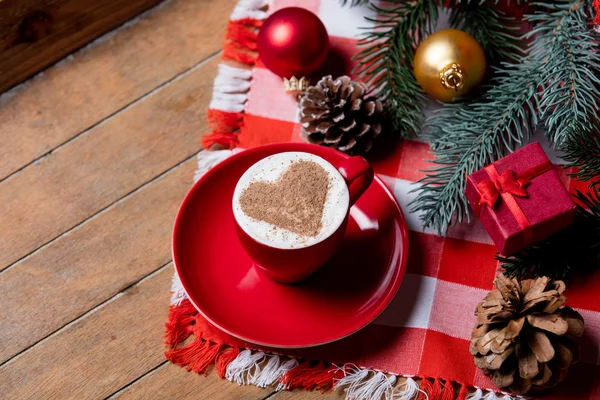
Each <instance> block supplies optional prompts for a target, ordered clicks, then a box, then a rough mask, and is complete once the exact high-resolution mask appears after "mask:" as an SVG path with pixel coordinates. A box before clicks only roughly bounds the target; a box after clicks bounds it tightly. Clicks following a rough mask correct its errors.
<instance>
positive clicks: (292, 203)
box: [240, 161, 329, 236]
mask: <svg viewBox="0 0 600 400" xmlns="http://www.w3.org/2000/svg"><path fill="white" fill-rule="evenodd" d="M328 190H329V175H328V174H327V171H325V170H324V169H323V167H321V166H320V165H319V164H317V163H316V162H313V161H296V162H294V163H292V164H291V165H290V166H289V167H288V169H287V170H286V171H285V172H284V173H283V174H282V175H281V176H280V178H279V179H278V180H277V181H276V182H273V183H270V182H264V181H257V182H253V183H251V184H250V185H248V187H247V188H246V189H245V190H244V191H243V192H242V194H241V196H240V206H241V208H242V211H243V212H244V213H246V215H248V216H250V217H252V218H254V219H257V220H260V221H265V222H268V223H270V224H273V225H275V226H277V227H279V228H283V229H287V230H288V231H291V232H294V233H297V234H298V235H302V236H316V235H317V234H318V233H319V232H320V231H321V219H322V217H323V208H324V207H325V200H326V199H327V191H328Z"/></svg>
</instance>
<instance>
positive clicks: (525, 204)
mask: <svg viewBox="0 0 600 400" xmlns="http://www.w3.org/2000/svg"><path fill="white" fill-rule="evenodd" d="M547 162H549V161H548V157H547V156H546V153H544V150H543V149H542V147H541V146H540V144H539V143H537V142H535V143H531V144H529V145H527V146H524V147H522V148H521V149H519V150H517V151H515V152H513V153H511V154H509V155H507V156H506V157H504V158H501V159H500V160H498V161H496V162H495V163H494V164H493V165H494V167H495V168H496V170H497V171H498V174H502V173H503V172H506V171H508V170H513V171H515V173H516V174H517V175H518V174H520V173H523V172H524V171H527V170H529V169H531V168H534V167H536V166H538V165H540V164H544V163H547ZM489 180H491V178H490V176H489V175H488V173H487V171H486V170H485V169H484V168H482V169H480V170H478V171H476V172H474V173H472V174H471V175H469V177H468V178H467V187H466V191H465V194H466V196H467V199H468V200H469V203H470V204H471V206H472V207H473V208H474V209H475V208H476V204H477V203H478V202H479V198H480V194H479V191H478V189H477V185H478V184H479V183H481V182H485V181H489ZM526 191H527V196H526V197H518V196H513V198H514V199H515V201H516V203H517V204H518V206H519V207H520V208H521V210H522V211H523V213H524V215H525V216H526V217H527V220H528V221H529V223H530V224H531V226H532V240H531V243H525V236H524V233H523V229H522V228H521V225H520V224H519V223H518V222H517V219H516V218H515V216H514V215H513V213H512V212H511V210H510V208H509V207H508V205H507V204H506V203H505V201H504V200H503V199H502V198H500V199H498V201H497V202H496V203H495V205H494V207H493V209H490V207H488V206H487V205H484V206H482V207H481V211H480V215H479V219H480V221H481V223H482V225H483V226H484V227H485V229H486V230H487V231H488V233H489V235H490V237H491V238H492V240H493V241H494V243H495V244H496V246H497V247H498V249H499V250H500V252H501V253H502V254H505V255H508V254H511V253H513V252H515V251H518V250H520V249H521V248H524V247H527V246H529V245H531V244H533V243H536V242H538V241H540V240H543V239H545V238H546V237H548V236H550V235H551V234H553V233H555V232H557V231H559V230H561V229H563V228H565V227H566V226H568V225H569V224H571V223H572V222H573V218H574V217H575V210H576V207H575V203H574V202H573V200H572V199H571V195H570V194H569V192H568V191H567V189H566V188H565V186H564V185H563V183H562V181H561V179H560V177H559V176H558V174H557V172H556V170H555V169H554V168H552V169H550V170H549V171H547V172H544V173H542V174H540V175H538V176H536V177H534V178H532V179H531V180H530V183H529V184H528V185H527V186H526Z"/></svg>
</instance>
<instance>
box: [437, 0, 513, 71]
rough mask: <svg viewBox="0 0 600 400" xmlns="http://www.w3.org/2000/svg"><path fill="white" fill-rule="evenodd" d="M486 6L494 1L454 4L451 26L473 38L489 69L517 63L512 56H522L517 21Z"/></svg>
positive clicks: (464, 0) (462, 0) (470, 0)
mask: <svg viewBox="0 0 600 400" xmlns="http://www.w3.org/2000/svg"><path fill="white" fill-rule="evenodd" d="M485 3H494V4H495V3H497V1H494V0H454V4H451V11H450V18H449V23H450V26H451V27H453V28H456V29H460V30H462V31H465V32H467V33H468V34H470V35H471V36H473V37H474V38H475V39H476V40H477V42H479V44H481V47H483V50H484V51H485V55H486V59H487V62H488V64H489V65H498V64H499V63H500V62H501V61H505V62H510V61H516V59H515V56H516V55H518V54H521V53H522V48H521V46H522V43H523V41H522V39H521V35H520V33H519V30H520V26H519V24H520V21H518V20H516V19H515V18H511V17H510V16H509V15H507V14H506V13H504V12H503V11H500V10H498V9H497V8H496V7H493V6H489V5H484V4H485Z"/></svg>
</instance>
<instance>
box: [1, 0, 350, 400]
mask: <svg viewBox="0 0 600 400" xmlns="http://www.w3.org/2000/svg"><path fill="white" fill-rule="evenodd" d="M235 2H236V0H210V1H208V0H206V1H202V0H171V1H167V2H165V3H162V4H160V5H159V6H158V7H156V8H154V9H151V10H150V11H148V12H146V13H145V14H143V15H141V16H140V17H139V18H137V19H136V20H134V22H132V23H128V24H126V25H125V26H123V27H121V28H119V29H117V30H116V31H114V32H111V33H109V34H108V35H106V36H104V37H103V38H101V39H100V40H99V41H96V42H95V43H93V44H91V45H89V46H87V47H85V48H83V49H82V50H80V51H78V52H77V53H75V54H73V55H72V56H69V57H68V58H67V59H65V60H63V61H61V62H59V63H58V64H57V65H55V66H52V67H50V68H49V69H47V70H46V71H44V72H43V73H41V74H39V75H38V76H36V77H34V78H32V79H30V80H29V81H27V82H26V83H25V84H24V85H22V86H20V87H17V88H16V89H13V90H11V91H10V92H8V93H6V94H4V95H2V96H1V97H0V205H1V211H0V227H1V229H0V232H1V233H0V271H1V272H0V293H1V296H0V398H2V399H23V398H36V399H45V398H60V399H63V398H78V399H84V398H106V397H115V398H145V399H159V398H169V399H175V398H194V399H244V400H251V399H266V398H269V399H272V400H284V399H326V398H342V397H343V396H342V394H340V393H336V394H332V395H330V396H321V395H320V394H319V393H309V392H305V391H297V392H286V393H275V392H274V391H273V389H259V388H256V387H254V386H245V387H238V386H237V385H236V384H233V383H230V382H228V381H226V380H221V379H218V378H217V377H216V375H215V374H214V373H209V374H208V376H207V377H202V376H198V375H196V374H194V373H190V372H186V371H185V370H184V369H182V368H179V367H177V366H173V365H171V364H169V363H168V362H167V361H166V360H165V358H164V356H163V351H164V347H163V343H162V337H163V334H164V328H163V325H164V322H165V321H166V317H167V309H168V305H169V288H170V284H171V276H172V273H173V267H172V263H171V248H170V238H171V228H172V224H173V220H174V217H175V213H176V211H177V207H178V206H179V204H180V203H181V201H182V199H183V196H184V195H185V193H186V192H187V190H188V189H189V188H190V186H191V184H192V176H193V173H194V168H195V155H196V153H197V152H198V151H200V137H201V135H202V134H203V133H205V132H207V126H206V116H205V115H206V109H207V106H208V103H209V101H210V97H211V92H212V81H213V78H214V76H215V74H216V66H217V64H218V62H219V56H220V52H221V47H222V46H221V43H222V40H223V37H224V31H225V26H226V23H227V21H228V17H229V14H230V12H231V10H232V8H233V6H234V4H235Z"/></svg>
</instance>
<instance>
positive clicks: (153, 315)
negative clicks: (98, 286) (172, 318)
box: [0, 264, 173, 399]
mask: <svg viewBox="0 0 600 400" xmlns="http://www.w3.org/2000/svg"><path fill="white" fill-rule="evenodd" d="M172 275H173V267H172V265H171V264H169V265H168V266H166V267H164V268H162V269H161V270H160V271H159V272H157V273H155V274H153V275H151V276H150V277H148V278H147V279H145V280H142V281H140V283H139V284H136V285H135V286H133V287H131V288H130V289H128V290H127V291H125V292H124V293H123V294H121V295H118V296H117V297H116V298H114V299H113V300H112V301H110V302H108V303H107V304H105V305H104V306H102V307H99V308H97V309H95V310H93V311H92V312H90V313H89V314H87V315H85V316H84V317H83V318H81V319H80V320H78V321H76V322H74V323H73V324H70V325H68V326H66V327H65V328H64V329H62V330H61V331H60V332H58V333H57V334H55V335H53V336H51V337H50V338H48V339H47V340H45V341H43V342H41V343H39V344H38V345H36V346H34V347H32V348H31V349H30V350H28V351H26V352H24V353H23V354H22V355H20V356H19V357H17V358H14V359H13V360H12V361H10V362H9V363H7V364H5V365H3V366H2V367H0V398H2V399H26V398H40V399H66V398H76V399H92V398H94V399H97V398H104V397H106V396H109V395H110V394H112V393H114V392H115V391H117V390H118V389H120V388H121V387H123V386H125V385H127V384H128V383H129V382H131V381H133V380H134V379H136V378H138V377H140V376H142V375H144V374H145V373H146V372H148V371H150V370H152V369H153V368H155V367H156V366H158V365H159V364H161V363H163V362H164V355H163V349H164V347H163V344H162V337H163V335H164V325H163V324H164V321H165V315H166V313H167V307H168V297H169V287H170V285H171V277H172Z"/></svg>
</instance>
